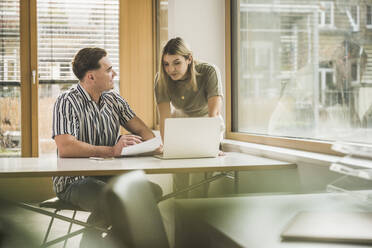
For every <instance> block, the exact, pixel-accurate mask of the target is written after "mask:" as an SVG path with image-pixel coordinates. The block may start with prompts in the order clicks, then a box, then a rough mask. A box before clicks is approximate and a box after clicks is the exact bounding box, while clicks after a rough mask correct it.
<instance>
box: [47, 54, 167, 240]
mask: <svg viewBox="0 0 372 248" xmlns="http://www.w3.org/2000/svg"><path fill="white" fill-rule="evenodd" d="M72 68H73V72H74V74H75V76H76V77H77V78H78V79H79V83H78V84H77V85H76V86H75V87H72V88H71V89H70V90H68V91H67V92H65V93H63V94H61V95H60V96H59V97H58V98H57V100H56V103H55V105H54V112H53V137H52V138H53V139H54V140H55V142H56V144H57V148H58V155H59V156H60V157H117V156H120V154H121V150H122V148H123V147H126V146H130V145H135V144H138V143H140V142H142V141H143V140H148V139H151V138H153V137H154V134H153V133H152V131H151V130H150V129H149V128H148V127H147V126H146V125H145V124H144V122H143V121H142V120H141V119H140V118H138V117H137V116H136V115H135V114H134V112H133V111H132V110H131V108H130V107H129V105H128V103H127V102H126V101H125V100H124V99H123V98H122V97H121V96H120V95H119V94H118V93H116V92H114V91H112V89H113V88H114V81H113V80H114V77H115V76H116V75H117V74H116V72H115V71H114V70H113V68H112V64H111V62H110V60H109V58H108V57H107V53H106V51H105V50H104V49H101V48H84V49H81V50H80V51H79V52H78V53H77V54H76V55H75V57H74V60H73V62H72ZM120 126H123V127H124V128H125V129H127V130H128V131H129V132H130V133H132V134H128V135H122V136H119V131H120ZM107 180H108V178H107V177H84V176H77V177H68V176H59V177H54V178H53V187H54V190H55V192H56V194H57V196H58V197H59V198H60V199H62V200H64V201H67V202H70V203H72V204H74V205H75V206H78V207H80V208H82V209H85V210H88V211H91V212H92V213H91V215H90V216H89V218H88V223H91V224H94V225H99V226H107V224H108V223H107V222H106V218H105V217H104V203H103V202H102V201H100V197H99V196H100V194H101V192H102V190H103V188H104V186H105V184H106V182H107ZM153 189H154V192H155V194H156V196H155V197H159V198H160V196H161V188H160V187H159V186H158V185H155V184H153ZM100 242H101V238H100V233H98V232H97V231H95V230H89V231H87V232H85V233H84V235H83V238H82V240H81V243H80V247H101V245H102V244H100Z"/></svg>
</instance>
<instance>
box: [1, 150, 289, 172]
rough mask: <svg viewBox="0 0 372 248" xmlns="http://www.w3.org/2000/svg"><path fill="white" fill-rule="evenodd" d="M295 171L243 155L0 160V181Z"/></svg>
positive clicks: (275, 163) (262, 159)
mask: <svg viewBox="0 0 372 248" xmlns="http://www.w3.org/2000/svg"><path fill="white" fill-rule="evenodd" d="M280 168H296V164H293V163H289V162H283V161H278V160H273V159H268V158H264V157H258V156H253V155H248V154H243V153H236V152H227V153H226V155H225V156H219V157H216V158H199V159H168V160H163V159H159V158H155V157H152V156H146V157H124V158H113V159H103V160H94V159H89V158H43V157H40V158H0V177H3V178H4V177H9V178H10V177H44V176H45V177H49V176H62V175H63V176H77V175H85V176H96V175H116V174H120V173H123V172H128V171H132V170H144V171H145V172H146V173H148V174H166V173H182V172H190V173H191V172H210V171H244V170H270V169H280Z"/></svg>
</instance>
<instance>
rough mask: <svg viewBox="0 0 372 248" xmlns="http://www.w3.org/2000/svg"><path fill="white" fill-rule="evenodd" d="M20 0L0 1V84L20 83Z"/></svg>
mask: <svg viewBox="0 0 372 248" xmlns="http://www.w3.org/2000/svg"><path fill="white" fill-rule="evenodd" d="M19 52H20V36H19V1H18V0H1V1H0V84H1V85H5V86H6V85H20V68H19Z"/></svg>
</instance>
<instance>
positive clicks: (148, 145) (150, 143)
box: [121, 137, 161, 156]
mask: <svg viewBox="0 0 372 248" xmlns="http://www.w3.org/2000/svg"><path fill="white" fill-rule="evenodd" d="M160 145H161V138H160V137H155V138H152V139H149V140H146V141H144V142H142V143H138V144H136V145H132V146H126V147H123V149H122V150H121V155H122V156H133V155H139V154H142V153H147V152H152V151H155V150H156V149H157V148H158V147H159V146H160Z"/></svg>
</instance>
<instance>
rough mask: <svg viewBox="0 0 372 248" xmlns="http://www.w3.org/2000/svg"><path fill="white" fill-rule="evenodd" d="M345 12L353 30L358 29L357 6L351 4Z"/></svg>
mask: <svg viewBox="0 0 372 248" xmlns="http://www.w3.org/2000/svg"><path fill="white" fill-rule="evenodd" d="M346 14H347V17H348V19H349V22H350V25H351V27H352V29H353V31H354V32H357V31H359V6H358V5H351V6H350V9H349V10H347V11H346Z"/></svg>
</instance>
